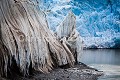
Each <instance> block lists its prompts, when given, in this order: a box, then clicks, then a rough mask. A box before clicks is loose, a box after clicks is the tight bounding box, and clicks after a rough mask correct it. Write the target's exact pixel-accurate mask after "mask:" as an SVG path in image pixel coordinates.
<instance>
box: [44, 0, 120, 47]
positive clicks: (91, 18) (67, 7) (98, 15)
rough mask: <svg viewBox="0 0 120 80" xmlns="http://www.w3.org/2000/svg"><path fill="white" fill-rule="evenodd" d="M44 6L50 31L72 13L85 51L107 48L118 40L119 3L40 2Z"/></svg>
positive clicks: (97, 0)
mask: <svg viewBox="0 0 120 80" xmlns="http://www.w3.org/2000/svg"><path fill="white" fill-rule="evenodd" d="M43 5H44V7H45V8H44V11H46V13H47V15H48V16H47V18H48V23H49V26H50V29H52V30H53V31H55V30H56V27H57V26H58V25H59V24H60V22H62V21H63V19H64V17H65V16H66V15H67V13H68V12H69V11H72V12H74V14H75V15H76V20H77V25H76V26H77V30H78V32H79V33H80V34H81V36H82V37H83V40H84V46H85V47H93V48H94V47H97V48H109V47H113V46H115V45H116V44H117V43H116V42H115V39H120V36H119V35H120V0H47V1H46V2H45V0H43ZM46 5H47V6H46Z"/></svg>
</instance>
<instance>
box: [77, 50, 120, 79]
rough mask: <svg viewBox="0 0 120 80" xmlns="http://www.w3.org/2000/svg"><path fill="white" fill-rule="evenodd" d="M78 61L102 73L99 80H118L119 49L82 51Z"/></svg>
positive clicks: (119, 71)
mask: <svg viewBox="0 0 120 80" xmlns="http://www.w3.org/2000/svg"><path fill="white" fill-rule="evenodd" d="M78 60H79V61H80V62H83V63H85V64H87V65H89V66H91V67H94V68H96V69H98V70H101V71H104V73H105V75H104V76H103V77H101V78H100V79H99V80H120V49H94V50H83V53H82V54H81V57H80V58H78Z"/></svg>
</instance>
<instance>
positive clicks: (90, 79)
mask: <svg viewBox="0 0 120 80" xmlns="http://www.w3.org/2000/svg"><path fill="white" fill-rule="evenodd" d="M103 74H104V73H103V72H102V71H98V70H97V69H94V68H91V67H89V66H87V65H85V64H84V63H81V62H80V63H79V64H77V65H75V66H74V67H72V68H67V69H63V68H56V69H54V70H52V71H50V73H46V74H45V73H41V72H35V73H34V74H33V75H31V76H29V77H20V76H15V77H14V79H7V80H97V79H98V78H99V77H100V76H102V75H103ZM1 80H6V79H1Z"/></svg>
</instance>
